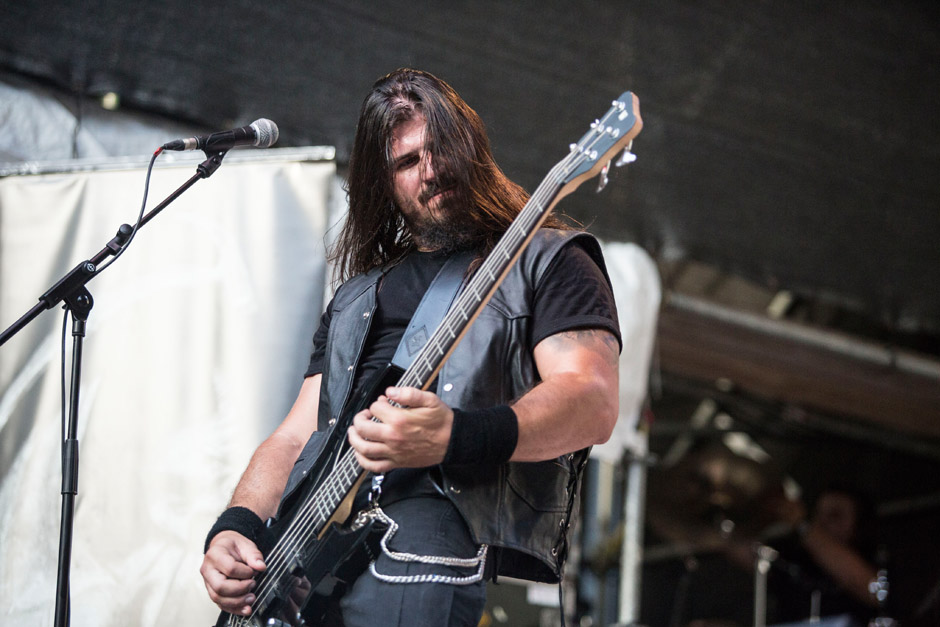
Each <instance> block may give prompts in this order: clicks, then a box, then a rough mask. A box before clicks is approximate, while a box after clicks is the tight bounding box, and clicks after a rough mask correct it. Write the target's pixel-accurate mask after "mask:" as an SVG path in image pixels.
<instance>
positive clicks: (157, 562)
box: [0, 149, 336, 627]
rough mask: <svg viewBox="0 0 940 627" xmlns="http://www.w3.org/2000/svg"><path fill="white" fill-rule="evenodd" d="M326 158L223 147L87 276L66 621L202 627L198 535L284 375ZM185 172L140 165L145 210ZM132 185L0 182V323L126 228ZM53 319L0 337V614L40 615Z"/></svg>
mask: <svg viewBox="0 0 940 627" xmlns="http://www.w3.org/2000/svg"><path fill="white" fill-rule="evenodd" d="M255 155H257V157H256V156H255ZM324 155H326V156H327V157H328V159H326V160H323V157H324ZM331 155H332V151H331V150H323V149H308V150H295V151H290V150H285V151H277V150H272V151H263V152H262V151H233V152H232V153H231V154H230V155H229V156H228V157H227V158H226V162H225V163H223V165H222V167H221V168H220V169H219V170H218V171H217V172H216V173H215V174H214V175H213V176H212V177H211V178H209V179H207V180H204V181H199V182H198V183H197V184H196V185H195V186H194V187H193V188H192V189H190V190H189V191H188V192H186V193H185V194H184V195H183V196H182V197H181V198H180V199H178V200H177V201H176V202H175V203H173V204H171V205H170V206H169V207H168V208H167V209H165V210H164V211H163V212H162V213H161V214H160V215H158V216H157V217H156V218H155V219H154V220H153V221H152V222H150V223H149V224H147V225H146V226H145V227H144V228H143V229H141V230H140V232H139V233H138V234H137V237H136V239H135V240H134V242H133V244H132V245H131V246H130V248H129V249H128V250H127V252H126V253H125V254H124V255H123V256H122V257H121V258H119V259H118V260H117V262H116V263H115V264H114V266H113V267H111V268H108V269H107V270H106V271H105V272H103V273H102V274H101V275H100V276H98V277H96V278H94V279H93V280H92V281H91V282H90V283H89V286H88V287H89V290H90V292H91V293H92V295H93V297H94V301H95V305H94V308H93V309H92V311H91V315H90V317H89V322H88V325H87V338H86V340H85V350H84V359H83V371H82V381H81V403H80V417H79V424H78V427H79V429H78V437H79V441H80V447H81V464H80V471H79V494H78V498H77V501H76V508H75V512H76V516H75V525H74V544H73V550H72V567H71V597H72V618H71V623H72V625H75V626H76V627H103V626H110V625H113V626H115V627H116V626H121V627H126V626H127V625H139V626H148V625H153V626H157V625H160V626H164V625H210V624H213V623H214V621H215V618H216V616H217V614H218V612H217V610H216V609H215V608H214V606H213V605H212V604H211V602H210V601H209V600H208V597H207V596H206V593H205V589H204V587H203V584H202V580H201V577H200V576H199V573H198V568H199V564H200V562H201V556H202V546H203V541H204V538H205V534H206V532H207V530H208V529H209V527H210V526H211V525H212V522H213V521H214V520H215V517H216V516H217V515H218V513H219V512H220V511H221V510H222V509H223V508H224V506H225V504H226V502H227V500H228V498H229V495H230V493H231V490H232V488H233V487H234V485H235V483H236V481H237V479H238V476H239V475H240V473H241V471H242V470H243V469H244V468H245V466H246V464H247V462H248V459H249V456H250V454H251V452H252V451H253V450H254V448H255V447H256V446H257V444H258V443H259V442H260V441H261V439H263V438H264V437H265V436H266V435H267V434H268V433H269V431H270V430H271V429H272V428H273V426H274V425H276V424H277V423H278V422H279V421H280V419H281V418H282V417H283V416H284V414H285V413H286V411H287V410H288V409H289V406H290V403H291V401H292V400H293V397H294V395H295V394H296V391H297V389H298V388H299V386H300V383H301V375H302V372H303V370H304V367H305V364H306V360H307V358H308V356H309V352H310V346H311V344H310V339H311V337H312V334H313V330H314V327H315V324H316V322H317V318H318V314H319V312H320V311H321V310H322V306H323V303H322V297H323V293H324V281H325V275H326V270H325V267H326V266H325V260H324V250H323V247H324V238H325V233H326V230H327V228H328V205H329V202H330V197H331V193H332V194H333V195H334V196H335V183H334V181H335V178H336V175H335V166H334V163H333V162H332V160H330V158H331ZM196 163H198V160H196V161H192V160H189V161H186V160H184V161H183V162H182V163H181V164H180V165H176V166H173V167H161V168H158V169H157V170H155V172H154V175H153V180H152V185H151V192H150V199H151V200H150V202H149V203H148V208H150V207H152V206H154V205H155V204H156V203H157V202H159V200H162V199H163V198H164V197H165V196H166V195H167V194H168V193H170V192H171V191H172V190H174V189H176V187H178V186H179V185H180V184H182V183H183V182H184V181H185V180H186V179H188V178H189V177H190V176H191V175H192V174H193V173H194V172H195V165H196ZM76 165H81V164H76ZM138 166H139V164H138ZM143 185H144V170H143V169H142V168H141V167H133V168H125V169H113V168H109V169H97V170H93V171H75V172H63V173H58V174H38V175H24V176H9V177H6V178H4V179H0V327H2V328H6V327H7V326H9V325H10V324H12V323H13V322H14V321H15V320H16V319H17V318H19V316H20V315H21V314H23V313H24V312H26V311H27V310H29V309H30V308H31V307H32V306H33V305H34V304H36V302H37V298H38V297H39V296H40V295H41V294H42V293H43V292H45V291H46V290H47V289H48V288H49V287H50V286H51V285H52V284H53V283H54V282H55V281H56V280H57V279H58V278H59V277H60V276H62V275H63V274H64V273H65V272H67V271H68V270H69V269H70V268H72V267H73V266H74V265H76V264H77V263H78V262H79V261H82V260H84V259H88V258H89V257H91V256H93V255H94V254H96V253H97V252H98V251H99V250H101V248H102V247H103V246H104V244H105V243H106V242H108V241H109V240H110V239H111V238H112V237H113V236H114V234H115V232H116V231H117V227H118V226H119V225H120V224H122V223H124V222H127V223H133V222H134V220H135V219H136V216H137V212H138V210H139V206H140V201H141V197H142V192H143ZM331 190H334V191H332V192H331ZM61 328H62V311H61V310H60V309H59V308H56V309H53V310H51V311H45V312H43V313H42V314H41V315H40V316H39V317H38V318H37V319H35V320H34V321H33V322H32V323H31V324H30V325H28V326H27V327H26V328H25V329H24V330H23V331H21V332H20V333H19V334H18V335H16V336H15V337H14V338H13V339H12V340H10V341H9V342H7V343H6V344H5V345H3V346H2V347H0V624H2V625H10V626H18V625H30V626H33V625H52V624H53V620H54V616H53V615H54V607H55V590H56V574H57V569H56V564H57V549H58V537H59V518H60V506H61V496H60V485H61V484H60V476H61V475H60V439H61V420H60V411H61V403H60V368H59V364H60V346H61ZM71 329H72V323H71V320H70V321H69V323H68V327H67V331H68V337H67V340H66V343H67V345H68V347H69V350H68V353H69V356H68V357H67V359H71V356H70V354H71V345H72V337H71ZM68 369H69V367H68V366H67V367H66V378H68Z"/></svg>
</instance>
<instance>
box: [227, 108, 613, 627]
mask: <svg viewBox="0 0 940 627" xmlns="http://www.w3.org/2000/svg"><path fill="white" fill-rule="evenodd" d="M620 110H622V109H620ZM617 111H618V109H617V107H616V105H615V107H613V108H611V109H610V110H609V111H608V112H607V114H605V116H604V118H602V119H601V120H600V121H599V124H598V126H600V127H602V125H603V122H604V121H606V120H607V118H608V117H609V116H611V115H613V114H615V113H617ZM605 134H609V133H608V132H607V130H605V129H603V128H601V130H600V131H598V130H597V129H596V128H595V129H594V132H593V135H592V134H591V133H589V136H590V139H593V143H591V144H590V145H585V146H582V145H581V143H580V142H579V143H578V144H576V146H577V148H576V149H574V150H572V151H571V152H569V153H568V155H566V156H565V158H564V159H562V160H561V161H560V162H559V163H558V164H557V165H556V166H555V167H553V168H552V170H551V171H550V172H549V175H548V176H547V177H546V179H545V182H544V183H543V184H541V185H539V187H538V188H537V189H536V191H535V192H534V193H533V195H532V197H531V200H532V206H533V211H532V212H531V213H533V214H534V215H532V216H528V215H526V213H527V212H526V207H524V208H523V210H522V212H520V215H519V218H521V220H515V221H513V222H512V223H511V224H510V226H509V228H507V230H506V233H505V237H503V238H501V239H500V241H499V242H498V244H497V247H501V246H502V244H503V242H504V241H506V242H507V244H508V245H507V246H503V248H512V247H513V246H515V242H511V240H512V239H515V238H517V237H519V236H525V235H526V233H524V232H523V233H518V232H517V231H520V230H521V231H526V230H529V229H532V226H533V224H532V221H535V223H536V224H537V222H538V221H539V220H541V219H543V218H544V217H546V216H547V213H548V212H547V210H546V207H545V204H544V203H546V202H548V201H550V200H551V199H552V197H553V195H554V193H556V186H558V185H559V184H560V183H561V182H563V181H564V177H560V178H559V177H557V174H558V172H557V170H560V169H564V168H565V167H567V166H569V165H570V166H571V167H570V170H568V172H569V173H570V172H572V171H574V170H576V169H577V168H578V167H580V166H581V165H582V164H583V162H584V161H585V160H587V159H588V158H590V154H589V153H590V151H591V150H592V149H593V146H594V145H595V144H596V143H597V142H598V141H599V140H600V139H601V138H602V137H603V136H604V135H605ZM583 139H584V138H583ZM583 139H582V141H583ZM569 161H573V163H570V164H569V163H568V162H569ZM553 175H555V177H556V180H552V178H553ZM566 176H567V175H566ZM549 182H551V183H553V185H552V186H551V187H552V188H553V189H551V190H546V189H544V188H545V187H547V186H548V183H549ZM521 222H526V224H525V225H522V224H521ZM517 224H519V228H518V229H516V228H514V227H515V226H516V225H517ZM500 257H504V258H503V259H500ZM509 259H512V255H511V254H509V253H508V251H507V252H505V253H504V255H490V256H488V257H487V259H486V260H485V261H484V263H483V265H482V266H481V267H480V272H478V273H476V276H475V277H474V279H473V280H471V282H470V284H469V285H468V287H467V290H465V291H464V292H463V293H462V294H461V296H460V297H458V300H457V302H456V303H455V306H454V308H452V309H451V311H450V312H449V313H448V315H446V316H445V318H444V320H443V321H442V324H441V329H444V330H445V331H446V332H447V333H448V334H449V335H450V336H451V339H455V338H456V334H455V333H454V331H453V327H454V324H455V323H457V322H458V321H457V320H454V319H453V318H463V320H466V319H467V318H468V317H469V314H468V313H466V309H467V305H472V304H473V303H474V302H476V303H478V302H479V301H480V300H482V298H483V296H482V295H481V294H480V293H479V288H480V287H482V286H481V285H479V283H483V282H484V280H485V278H484V277H488V278H489V280H490V281H493V280H495V278H496V277H497V276H498V274H499V273H500V272H502V270H504V267H503V264H504V263H505V262H506V261H508V260H509ZM491 260H493V262H492V263H490V261H491ZM494 266H495V267H494ZM465 301H470V302H469V303H467V302H465ZM451 314H453V315H451ZM445 325H446V327H445ZM441 329H439V330H438V332H435V333H434V334H433V335H432V337H431V338H430V340H429V341H428V344H427V345H425V347H424V349H422V351H421V352H420V353H419V354H418V356H417V358H416V359H415V363H419V360H421V361H423V362H424V366H425V367H427V368H429V369H431V370H433V368H432V367H431V363H430V362H429V357H430V356H429V355H427V354H426V353H427V352H429V351H434V350H436V351H437V352H438V353H439V354H443V353H445V352H446V350H445V349H444V348H443V345H442V343H441V341H440V340H441V338H438V340H437V341H435V338H437V337H438V335H439V334H440V331H441ZM432 344H433V345H432ZM412 378H413V379H414V382H416V383H418V384H419V385H417V386H416V387H420V386H421V385H423V384H424V382H423V381H421V376H420V375H419V374H417V373H413V372H412V368H409V369H408V370H407V371H406V372H405V373H404V375H403V376H402V378H401V381H400V382H399V384H400V385H409V384H411V383H412V381H411V380H410V379H412ZM336 468H337V471H338V472H334V473H333V474H331V475H330V477H329V478H328V479H327V480H326V481H325V482H324V483H323V484H322V485H321V487H320V488H319V489H318V490H317V491H316V493H315V494H313V495H312V498H308V499H306V500H305V501H304V503H303V504H302V505H301V509H300V511H299V512H298V515H297V516H295V517H294V519H293V520H292V521H291V522H290V523H289V524H288V528H287V533H285V534H284V535H283V536H281V538H279V539H278V541H277V542H276V543H275V546H274V547H273V548H272V550H271V552H270V553H269V556H270V558H271V559H270V564H269V568H268V570H267V572H266V573H265V576H264V577H263V578H262V585H261V587H260V588H259V590H258V593H257V594H256V598H257V599H258V600H261V599H264V601H265V602H264V603H263V604H262V605H261V606H260V608H261V610H263V609H266V607H267V605H268V602H269V601H270V595H272V594H274V593H275V591H276V589H277V587H278V584H279V583H280V580H281V579H283V578H284V576H285V575H286V574H287V573H289V572H292V571H293V568H291V567H290V563H291V560H290V556H289V551H288V550H287V547H285V545H287V544H296V541H297V540H298V539H299V538H300V537H304V536H306V537H309V535H310V534H312V533H316V532H318V531H319V530H320V529H319V527H318V526H322V525H323V524H324V523H325V522H326V520H328V519H329V518H328V515H331V510H329V509H326V508H325V507H323V506H322V500H323V499H322V498H320V496H321V494H322V493H323V492H324V491H326V492H327V494H328V495H330V496H333V497H334V498H336V496H337V495H339V496H343V497H345V495H344V494H342V485H341V481H340V479H341V478H342V475H344V474H349V475H350V477H349V478H347V481H349V480H350V479H357V478H358V476H359V474H360V473H361V472H362V471H363V469H362V468H361V467H360V466H359V464H358V462H357V461H356V459H355V453H354V452H353V451H352V450H348V451H347V452H346V453H345V454H344V455H343V456H342V457H341V459H340V460H339V461H338V462H337V463H336ZM353 483H355V481H354V480H353ZM338 484H339V485H338ZM341 500H342V499H340V501H341ZM318 514H319V516H317V515H318ZM256 606H258V604H257V603H256ZM257 611H258V610H254V609H253V611H252V613H251V615H250V616H249V617H247V619H245V620H251V619H252V618H253V617H254V616H255V615H256V614H257ZM236 619H237V620H239V621H241V620H243V619H242V617H236ZM245 624H246V625H247V624H249V623H247V622H246V623H245Z"/></svg>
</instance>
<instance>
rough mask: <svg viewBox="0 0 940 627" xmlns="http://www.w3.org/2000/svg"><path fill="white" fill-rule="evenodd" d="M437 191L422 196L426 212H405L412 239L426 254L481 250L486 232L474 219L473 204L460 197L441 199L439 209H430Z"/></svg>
mask: <svg viewBox="0 0 940 627" xmlns="http://www.w3.org/2000/svg"><path fill="white" fill-rule="evenodd" d="M436 191H437V190H434V189H432V190H429V192H426V193H425V194H422V196H421V199H420V200H421V204H422V205H423V207H422V209H421V210H419V211H411V212H407V213H406V212H402V215H403V217H404V219H405V224H407V226H408V230H409V232H410V233H411V237H412V239H414V241H415V243H416V244H417V245H418V247H419V248H421V249H423V250H430V251H439V252H444V253H451V252H459V251H466V250H474V249H478V248H480V247H481V246H482V245H483V243H484V241H485V239H486V231H485V229H484V228H483V227H482V225H481V224H480V223H479V222H478V221H477V220H476V219H474V217H473V215H472V212H471V210H470V209H469V206H470V205H469V204H468V203H467V202H466V201H464V200H462V199H461V197H460V196H461V195H459V194H448V195H444V196H441V197H440V199H439V200H438V202H437V208H436V209H433V210H431V209H429V208H428V206H427V202H428V201H429V198H428V197H429V196H432V197H433V195H434V193H436Z"/></svg>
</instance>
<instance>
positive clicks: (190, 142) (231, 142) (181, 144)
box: [163, 118, 278, 152]
mask: <svg viewBox="0 0 940 627" xmlns="http://www.w3.org/2000/svg"><path fill="white" fill-rule="evenodd" d="M277 135H278V133H277V124H275V123H274V122H272V121H271V120H268V119H265V118H261V119H259V120H255V121H254V122H252V123H251V124H249V125H248V126H243V127H241V128H236V129H233V130H231V131H219V132H217V133H211V134H209V135H202V136H201V137H187V138H186V139H175V140H173V141H171V142H167V143H165V144H163V149H164V150H205V151H206V152H218V151H220V150H228V149H229V148H234V147H235V146H257V147H258V148H270V147H271V146H272V145H273V144H274V142H276V141H277Z"/></svg>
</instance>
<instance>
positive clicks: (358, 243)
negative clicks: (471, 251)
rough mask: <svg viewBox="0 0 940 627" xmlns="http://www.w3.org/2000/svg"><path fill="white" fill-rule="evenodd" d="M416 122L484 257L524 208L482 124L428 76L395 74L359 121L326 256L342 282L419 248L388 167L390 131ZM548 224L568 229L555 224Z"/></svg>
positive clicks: (521, 193)
mask: <svg viewBox="0 0 940 627" xmlns="http://www.w3.org/2000/svg"><path fill="white" fill-rule="evenodd" d="M415 115H423V116H424V117H425V120H426V122H427V129H426V141H427V147H426V149H427V151H428V152H429V153H430V154H431V156H432V157H431V158H432V160H433V162H434V168H435V172H440V173H442V174H441V175H440V176H441V177H443V178H446V179H447V180H448V184H449V185H450V186H452V187H453V189H454V192H455V196H456V198H457V199H458V202H459V203H460V204H461V205H462V206H465V207H467V211H469V212H470V215H469V217H470V218H471V219H472V221H473V222H474V224H475V226H476V227H477V228H476V229H475V230H476V231H479V233H480V236H479V238H478V241H477V242H476V248H478V249H479V250H480V251H481V252H486V251H488V250H490V249H491V248H492V247H493V246H494V245H495V244H496V241H497V240H498V239H499V237H500V235H502V234H503V232H505V230H506V228H507V227H508V226H509V223H510V222H512V220H513V218H515V217H516V215H518V214H519V212H520V211H521V210H522V208H523V207H524V206H525V203H526V201H527V200H528V197H529V196H528V194H527V193H526V192H525V190H523V189H522V188H521V187H520V186H518V185H517V184H515V183H513V182H512V181H510V180H509V179H508V178H507V177H506V175H505V174H503V172H502V170H500V169H499V166H497V165H496V162H495V161H494V160H493V155H492V153H491V151H490V142H489V138H488V137H487V135H486V129H485V127H484V125H483V122H482V120H480V116H479V115H477V113H476V111H474V110H473V109H472V108H471V107H470V106H469V105H468V104H467V103H466V102H464V100H463V99H462V98H461V97H460V96H459V95H458V94H457V92H455V91H454V90H453V89H452V88H451V87H450V85H448V84H447V83H445V82H444V81H442V80H440V79H439V78H437V77H435V76H433V75H431V74H428V73H427V72H421V71H419V70H412V69H400V70H396V71H395V72H392V73H391V74H388V75H387V76H384V77H382V78H380V79H379V80H378V81H376V82H375V84H374V85H373V86H372V91H371V92H370V93H369V95H368V96H366V99H365V101H364V102H363V104H362V109H361V111H360V114H359V122H358V125H357V128H356V139H355V142H354V143H353V148H352V152H351V154H350V159H349V176H348V179H347V192H348V196H349V215H348V216H347V217H346V221H345V223H344V225H343V227H342V230H341V231H340V233H339V236H338V238H337V240H336V243H335V244H334V245H333V247H332V248H331V250H330V254H329V260H330V261H331V262H332V263H334V264H335V269H336V274H337V278H338V279H339V280H346V279H348V278H350V277H352V276H354V275H356V274H359V273H362V272H366V271H368V270H371V269H372V268H375V267H378V266H384V265H387V264H389V263H392V262H394V261H396V260H398V259H400V258H401V257H403V256H404V255H406V254H407V253H408V252H410V251H412V250H414V249H415V247H416V245H415V242H414V241H413V239H412V237H411V234H410V233H409V231H408V229H407V228H406V225H405V222H404V219H403V217H402V214H401V212H400V211H399V210H398V208H397V207H396V206H395V202H394V196H393V193H392V175H393V173H392V171H391V167H390V163H389V156H390V140H391V135H392V131H393V129H394V128H395V127H396V126H397V125H399V124H401V123H402V122H405V121H408V120H411V119H412V118H413V117H414V116H415ZM546 224H547V225H549V226H555V227H561V228H565V225H564V223H563V222H562V221H561V220H559V219H558V218H556V217H554V216H549V218H548V220H547V221H546Z"/></svg>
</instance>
